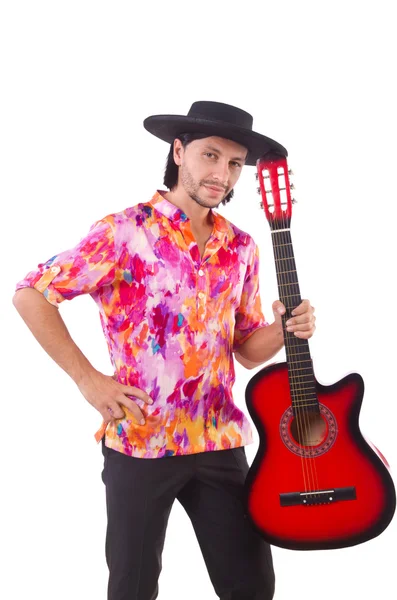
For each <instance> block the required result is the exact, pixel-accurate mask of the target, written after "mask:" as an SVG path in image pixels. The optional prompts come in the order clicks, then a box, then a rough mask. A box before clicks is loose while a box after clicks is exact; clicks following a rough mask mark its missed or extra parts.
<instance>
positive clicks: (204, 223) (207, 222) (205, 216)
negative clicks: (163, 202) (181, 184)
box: [164, 187, 213, 229]
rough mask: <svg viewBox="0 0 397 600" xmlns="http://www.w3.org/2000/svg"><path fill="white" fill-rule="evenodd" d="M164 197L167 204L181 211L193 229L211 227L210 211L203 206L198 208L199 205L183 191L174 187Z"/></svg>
mask: <svg viewBox="0 0 397 600" xmlns="http://www.w3.org/2000/svg"><path fill="white" fill-rule="evenodd" d="M164 197H165V198H166V199H167V200H168V201H169V202H171V203H172V204H174V205H175V206H177V207H178V208H180V209H181V210H183V212H184V213H185V215H187V217H189V219H190V221H191V224H192V226H193V227H196V228H199V229H205V228H208V227H212V225H213V218H212V214H211V209H210V208H206V207H204V206H200V204H198V203H197V202H195V201H194V200H192V198H191V197H190V196H189V195H188V194H187V193H186V191H185V190H184V189H179V188H178V187H176V188H174V189H173V190H172V191H170V192H167V193H166V194H164Z"/></svg>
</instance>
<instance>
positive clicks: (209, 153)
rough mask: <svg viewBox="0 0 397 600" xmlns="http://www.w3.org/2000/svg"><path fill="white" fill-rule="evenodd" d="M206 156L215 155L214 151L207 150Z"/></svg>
mask: <svg viewBox="0 0 397 600" xmlns="http://www.w3.org/2000/svg"><path fill="white" fill-rule="evenodd" d="M205 156H215V154H213V153H212V152H205Z"/></svg>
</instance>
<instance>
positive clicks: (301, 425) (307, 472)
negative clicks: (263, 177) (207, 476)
mask: <svg viewBox="0 0 397 600" xmlns="http://www.w3.org/2000/svg"><path fill="white" fill-rule="evenodd" d="M276 177H277V181H278V173H277V174H276ZM285 181H286V177H285ZM280 209H281V206H280ZM288 225H289V224H288V222H287V220H286V217H285V211H282V212H281V229H287V227H288ZM276 235H277V238H278V239H277V238H276V239H275V242H278V243H277V244H276V248H277V251H278V257H279V258H284V259H287V260H284V261H283V262H288V263H290V262H293V258H292V257H291V256H290V252H289V251H288V248H290V247H292V244H290V243H289V241H288V236H287V234H286V232H285V231H280V232H279V233H277V234H276ZM280 236H281V245H280V243H279V241H278V240H280ZM274 237H275V236H274ZM287 244H288V245H287ZM292 266H293V265H292ZM289 267H290V265H289V264H288V265H286V266H283V267H281V269H280V270H279V271H280V280H281V284H282V289H283V288H284V287H288V288H290V289H291V291H292V286H291V284H292V283H293V282H292V281H291V279H292V276H291V272H292V269H290V268H289ZM283 275H286V276H283ZM280 295H281V297H282V300H283V303H284V305H285V306H286V308H287V307H288V304H289V303H288V302H287V299H286V298H284V297H283V296H286V294H280ZM283 321H285V318H284V319H283ZM283 327H284V328H285V325H284V323H283ZM285 343H286V347H287V349H288V350H291V348H292V349H297V347H298V345H299V340H298V338H297V337H296V336H294V334H293V332H292V333H290V332H288V331H286V329H285ZM289 354H290V356H289V359H290V366H291V368H290V369H289V370H288V371H289V379H290V383H291V392H292V394H291V395H292V398H293V400H294V401H295V402H294V401H293V405H294V403H295V404H296V403H297V404H298V405H299V400H300V399H302V398H304V395H303V396H302V392H301V390H300V389H299V388H298V380H297V375H295V373H296V370H295V369H294V362H296V359H294V358H292V352H290V353H289ZM291 363H292V364H291ZM299 392H300V393H299ZM296 401H298V402H296ZM301 404H303V403H302V402H301ZM296 408H297V410H296V418H295V422H296V425H297V435H298V442H299V443H300V445H301V446H302V450H300V451H299V454H300V456H301V464H302V473H303V478H304V485H305V491H308V489H309V488H312V487H313V486H314V479H313V469H312V464H311V461H310V460H308V459H307V457H306V454H305V448H304V439H303V438H304V433H305V434H306V437H307V436H308V427H307V422H306V419H303V421H302V419H301V418H300V415H301V414H302V408H301V410H299V406H298V407H296ZM303 414H305V412H304V411H303ZM303 430H305V431H303ZM306 479H307V481H308V484H309V486H308V485H307V483H306Z"/></svg>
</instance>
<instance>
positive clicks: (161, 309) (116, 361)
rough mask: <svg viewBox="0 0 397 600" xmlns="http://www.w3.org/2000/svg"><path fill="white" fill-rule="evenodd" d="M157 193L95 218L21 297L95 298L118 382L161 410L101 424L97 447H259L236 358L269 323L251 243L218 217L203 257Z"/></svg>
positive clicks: (177, 212)
mask: <svg viewBox="0 0 397 600" xmlns="http://www.w3.org/2000/svg"><path fill="white" fill-rule="evenodd" d="M165 193H166V192H164V191H161V190H157V191H156V193H155V194H154V196H153V197H152V199H151V200H150V201H148V202H144V203H141V204H138V205H136V206H133V207H130V208H127V209H125V210H123V211H121V212H118V213H114V214H110V215H108V216H106V217H104V218H103V219H100V220H99V221H96V222H95V223H94V224H93V225H92V226H91V228H90V230H89V232H88V234H87V235H86V237H84V238H83V239H82V240H81V241H80V242H79V243H78V244H77V245H76V246H75V247H74V248H72V249H70V250H65V251H63V252H60V253H59V254H56V255H55V256H53V257H52V258H50V259H49V260H47V262H45V263H41V264H39V265H38V268H37V269H36V270H34V271H31V272H30V273H28V274H27V275H26V277H25V278H24V279H22V280H21V281H20V282H18V283H17V285H16V289H17V290H18V289H20V288H23V287H34V288H35V289H37V290H38V291H40V292H41V293H42V294H43V295H44V297H45V298H46V299H47V301H48V302H50V303H51V304H52V305H54V306H56V307H58V306H59V305H60V303H61V302H63V301H64V300H72V298H75V297H76V296H78V295H80V294H90V296H91V297H92V298H93V300H94V301H95V303H96V305H97V307H98V309H99V316H100V321H101V325H102V329H103V333H104V335H105V338H106V341H107V346H108V349H109V355H110V360H111V362H112V365H113V368H114V372H115V378H116V379H117V381H119V382H120V383H123V384H125V385H131V386H137V387H139V388H141V389H142V390H144V391H146V392H147V393H148V394H149V395H150V396H151V397H152V399H153V401H154V402H153V404H152V405H147V404H145V403H144V402H143V401H142V400H140V399H139V398H132V399H133V400H134V401H135V402H136V403H137V404H138V406H139V407H140V409H141V410H142V412H143V414H144V415H145V424H144V425H137V424H136V423H135V420H134V418H133V416H132V413H131V411H130V410H129V409H128V408H126V407H125V406H122V409H123V411H124V412H125V417H124V418H121V419H117V420H116V421H114V422H113V423H106V422H105V421H103V422H102V425H101V427H100V428H99V429H98V431H97V432H96V433H95V439H96V441H97V442H98V443H99V442H100V441H101V439H102V438H103V436H105V440H104V441H105V445H106V446H108V447H109V448H113V449H114V450H116V451H118V452H122V453H124V454H126V455H129V456H134V457H141V458H160V457H163V456H172V455H181V454H193V453H198V452H207V451H213V450H223V449H228V448H236V447H238V446H243V445H246V444H250V443H252V441H253V438H252V430H251V425H250V422H249V421H248V419H247V417H246V416H245V414H244V413H243V412H242V411H241V410H240V409H239V408H238V407H237V406H236V405H235V404H234V401H233V395H232V387H233V384H234V381H235V371H234V359H233V352H234V351H236V350H237V349H238V347H239V346H240V344H242V343H243V342H244V341H245V340H246V339H247V338H248V337H249V336H250V335H251V334H252V333H253V332H254V331H255V330H256V329H258V328H260V327H266V326H268V323H267V321H265V318H264V316H263V313H262V309H261V301H260V296H259V279H258V270H259V255H258V247H257V245H256V244H255V242H254V240H253V239H252V237H250V236H249V235H248V234H247V233H245V232H243V231H241V230H240V229H238V228H237V227H236V226H235V225H233V224H232V223H231V222H230V221H228V220H227V219H225V218H224V217H223V216H221V215H220V214H219V213H217V212H215V211H214V210H212V211H211V213H212V216H213V231H212V235H211V237H210V238H209V240H208V241H207V244H206V246H205V250H204V254H203V256H202V257H201V256H200V251H199V247H198V245H197V243H196V240H195V238H194V236H193V233H192V230H191V227H190V220H189V218H188V217H187V216H186V214H185V213H184V212H183V211H182V210H181V209H179V208H178V207H176V206H175V205H174V204H172V203H171V202H170V201H168V200H167V199H166V198H165V196H164V194H165Z"/></svg>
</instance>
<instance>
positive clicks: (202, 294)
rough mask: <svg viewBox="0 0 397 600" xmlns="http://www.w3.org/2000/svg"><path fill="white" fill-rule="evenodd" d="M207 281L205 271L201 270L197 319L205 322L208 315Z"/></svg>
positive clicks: (198, 274)
mask: <svg viewBox="0 0 397 600" xmlns="http://www.w3.org/2000/svg"><path fill="white" fill-rule="evenodd" d="M206 288H207V281H206V274H205V271H204V270H203V269H202V268H201V266H200V268H199V270H198V273H197V317H198V319H199V321H203V320H204V319H205V315H206V298H207V289H206Z"/></svg>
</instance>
